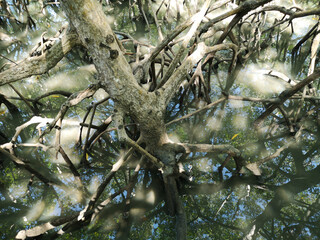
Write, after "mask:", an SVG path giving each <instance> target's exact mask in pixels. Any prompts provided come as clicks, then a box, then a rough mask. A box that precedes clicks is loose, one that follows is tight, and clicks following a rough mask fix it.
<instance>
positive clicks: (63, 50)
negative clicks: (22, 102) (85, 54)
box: [0, 31, 79, 86]
mask: <svg viewBox="0 0 320 240" xmlns="http://www.w3.org/2000/svg"><path fill="white" fill-rule="evenodd" d="M78 44H79V41H78V37H77V35H76V34H75V33H74V32H72V31H67V32H66V33H65V34H64V35H63V36H62V38H61V39H60V40H59V41H56V43H55V44H54V45H53V46H52V47H51V48H50V49H49V50H47V51H46V52H45V53H44V54H43V55H40V56H34V57H28V58H27V59H25V60H24V61H22V62H20V63H19V64H17V65H14V66H12V67H11V68H9V69H7V70H5V71H3V72H1V73H0V86H1V85H4V84H7V83H12V82H16V81H18V80H21V79H24V78H27V77H30V76H33V75H40V74H43V73H46V72H48V71H49V70H50V69H51V68H53V67H54V66H55V65H56V64H57V63H58V62H59V61H60V60H61V59H62V58H63V57H64V56H65V55H66V54H67V53H68V52H69V51H70V50H71V49H72V48H74V47H75V46H76V45H78Z"/></svg>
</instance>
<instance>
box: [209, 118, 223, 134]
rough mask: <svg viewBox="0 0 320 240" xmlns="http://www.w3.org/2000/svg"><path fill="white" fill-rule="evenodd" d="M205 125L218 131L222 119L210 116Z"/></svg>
mask: <svg viewBox="0 0 320 240" xmlns="http://www.w3.org/2000/svg"><path fill="white" fill-rule="evenodd" d="M207 126H208V128H210V129H211V130H212V131H219V130H220V129H221V127H222V121H221V120H220V119H217V118H215V117H212V118H210V119H208V121H207Z"/></svg>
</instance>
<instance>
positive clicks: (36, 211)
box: [26, 200, 46, 222]
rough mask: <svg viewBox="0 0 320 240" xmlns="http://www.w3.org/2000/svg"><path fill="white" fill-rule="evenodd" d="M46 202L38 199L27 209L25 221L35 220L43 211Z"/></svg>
mask: <svg viewBox="0 0 320 240" xmlns="http://www.w3.org/2000/svg"><path fill="white" fill-rule="evenodd" d="M45 206H46V204H45V203H44V201H42V200H39V201H37V202H36V204H35V205H33V207H32V208H31V209H30V210H29V212H28V214H27V216H26V218H27V221H30V222H32V221H35V220H37V219H38V218H39V217H40V216H41V215H42V213H43V211H44V209H45Z"/></svg>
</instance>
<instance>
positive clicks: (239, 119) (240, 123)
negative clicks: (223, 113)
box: [232, 115, 248, 130]
mask: <svg viewBox="0 0 320 240" xmlns="http://www.w3.org/2000/svg"><path fill="white" fill-rule="evenodd" d="M232 124H233V126H234V127H235V128H236V129H239V130H240V129H246V128H247V126H248V120H247V117H244V116H241V115H236V116H235V117H234V118H233V122H232Z"/></svg>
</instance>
